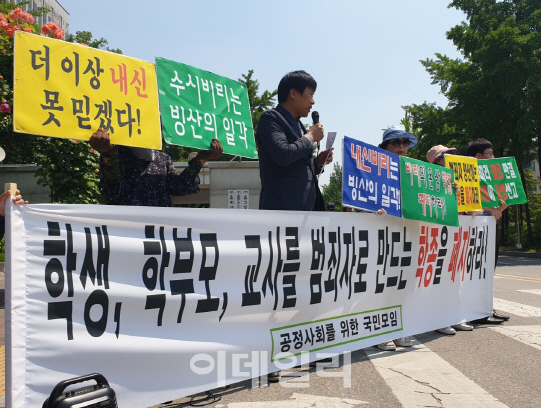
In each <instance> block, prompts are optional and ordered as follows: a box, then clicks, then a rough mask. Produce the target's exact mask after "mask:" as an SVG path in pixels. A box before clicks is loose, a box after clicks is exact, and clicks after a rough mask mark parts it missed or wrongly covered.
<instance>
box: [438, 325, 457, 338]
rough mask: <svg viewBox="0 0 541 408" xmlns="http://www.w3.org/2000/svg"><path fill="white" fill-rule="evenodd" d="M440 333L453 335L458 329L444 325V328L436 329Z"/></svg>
mask: <svg viewBox="0 0 541 408" xmlns="http://www.w3.org/2000/svg"><path fill="white" fill-rule="evenodd" d="M436 331H437V332H438V333H441V334H446V335H448V336H452V335H453V334H456V330H455V329H453V328H452V327H444V328H442V329H438V330H436Z"/></svg>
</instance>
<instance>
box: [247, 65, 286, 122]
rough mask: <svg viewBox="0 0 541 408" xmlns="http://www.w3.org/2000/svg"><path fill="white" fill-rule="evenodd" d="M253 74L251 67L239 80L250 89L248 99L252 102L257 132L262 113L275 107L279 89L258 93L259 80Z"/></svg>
mask: <svg viewBox="0 0 541 408" xmlns="http://www.w3.org/2000/svg"><path fill="white" fill-rule="evenodd" d="M253 75H254V70H253V69H251V70H249V71H248V74H242V78H239V82H240V83H241V84H244V85H246V89H247V90H248V100H249V102H250V111H251V113H252V124H253V125H254V132H255V130H256V129H257V124H258V123H259V118H260V117H261V114H262V113H263V112H265V111H266V110H267V109H270V108H273V107H274V104H275V101H274V97H275V96H276V95H277V94H278V90H277V89H275V90H274V91H272V92H269V91H264V92H263V93H262V94H261V95H258V93H259V81H258V80H257V79H252V77H253Z"/></svg>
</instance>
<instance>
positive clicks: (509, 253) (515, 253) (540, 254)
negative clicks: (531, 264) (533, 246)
mask: <svg viewBox="0 0 541 408" xmlns="http://www.w3.org/2000/svg"><path fill="white" fill-rule="evenodd" d="M499 255H504V256H516V257H519V258H541V252H525V251H518V250H517V251H500V252H499Z"/></svg>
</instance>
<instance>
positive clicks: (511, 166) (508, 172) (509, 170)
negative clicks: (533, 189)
mask: <svg viewBox="0 0 541 408" xmlns="http://www.w3.org/2000/svg"><path fill="white" fill-rule="evenodd" d="M477 166H478V167H479V181H480V184H481V203H482V205H483V208H490V207H497V206H499V205H500V198H501V199H503V200H504V201H505V202H506V203H507V204H508V205H511V204H524V203H527V202H528V199H527V198H526V193H525V192H524V187H523V186H522V181H521V180H520V174H519V172H518V168H517V163H516V162H515V158H514V157H501V158H499V159H482V160H478V161H477Z"/></svg>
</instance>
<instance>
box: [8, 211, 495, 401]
mask: <svg viewBox="0 0 541 408" xmlns="http://www.w3.org/2000/svg"><path fill="white" fill-rule="evenodd" d="M8 207H9V208H11V211H8V216H7V233H8V246H7V260H6V320H7V321H6V349H7V360H6V366H7V372H6V374H7V382H6V386H7V387H6V398H7V404H8V406H12V407H14V408H19V407H20V408H23V407H37V406H41V404H42V403H43V401H44V400H45V398H46V397H47V396H48V395H49V394H50V392H51V390H52V388H53V387H54V386H55V384H56V383H57V382H59V381H61V380H65V379H68V378H71V377H76V376H80V375H84V374H89V373H93V372H98V373H101V374H103V375H104V376H105V377H106V378H107V379H108V380H109V382H110V384H111V386H112V388H113V389H114V390H115V392H116V393H117V398H118V405H119V406H120V407H147V406H150V405H154V404H158V403H160V402H163V401H167V400H172V399H175V398H179V397H182V396H186V395H191V394H195V393H197V392H201V391H204V390H208V389H212V388H215V387H217V386H223V385H225V384H229V383H233V382H238V381H241V380H245V379H248V378H252V377H256V376H259V375H261V374H266V373H268V372H271V371H276V369H277V368H283V367H285V366H294V365H297V364H298V363H299V361H296V358H291V357H295V356H296V357H299V356H301V354H302V356H303V358H306V360H308V359H309V360H316V359H318V358H321V357H322V355H321V354H320V353H324V352H325V353H333V354H337V353H343V352H346V351H352V350H356V349H359V348H363V347H367V346H371V345H374V344H376V343H381V342H383V341H387V340H391V339H395V338H398V337H403V336H408V335H415V334H418V333H421V332H426V331H429V330H433V329H437V328H440V327H444V326H448V325H450V324H455V323H459V322H462V321H464V320H466V321H467V320H472V319H476V318H480V317H484V316H487V315H489V314H491V312H492V296H493V272H494V236H495V222H494V218H493V217H475V218H474V217H466V216H462V217H460V225H461V227H460V228H452V227H447V226H442V225H437V224H425V223H419V222H416V221H409V220H404V219H400V218H397V217H392V216H376V215H373V214H359V213H315V212H310V213H309V212H288V211H281V212H279V211H251V210H217V209H181V208H150V207H116V206H90V205H51V204H48V205H27V206H21V207H17V206H13V205H12V204H11V203H10V204H9V205H8ZM9 208H8V210H9ZM318 354H319V355H318Z"/></svg>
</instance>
